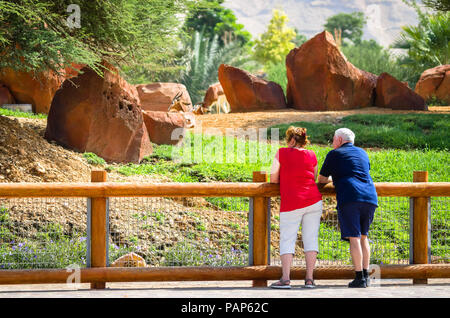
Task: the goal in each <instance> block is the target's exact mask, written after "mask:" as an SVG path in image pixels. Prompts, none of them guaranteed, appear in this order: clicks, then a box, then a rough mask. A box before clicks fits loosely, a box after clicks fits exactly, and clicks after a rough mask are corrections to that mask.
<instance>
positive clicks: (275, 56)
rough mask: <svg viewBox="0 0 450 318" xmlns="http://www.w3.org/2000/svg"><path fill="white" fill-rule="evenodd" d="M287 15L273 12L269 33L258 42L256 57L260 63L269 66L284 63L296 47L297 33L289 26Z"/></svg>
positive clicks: (265, 33) (262, 35) (263, 35)
mask: <svg viewBox="0 0 450 318" xmlns="http://www.w3.org/2000/svg"><path fill="white" fill-rule="evenodd" d="M288 21H289V19H288V17H287V15H286V14H285V13H284V12H283V11H281V10H278V9H274V10H273V16H272V19H271V20H270V23H269V26H268V28H267V31H266V32H264V33H263V34H261V37H260V39H258V40H256V41H255V43H256V45H255V50H254V57H255V59H256V60H257V61H258V62H261V63H262V64H265V65H268V64H269V63H273V64H277V63H279V62H281V61H284V60H285V58H286V55H287V54H288V53H289V51H290V50H292V49H293V48H294V47H295V44H294V43H293V41H294V39H295V37H296V32H295V30H294V29H292V28H289V27H288V26H287V22H288Z"/></svg>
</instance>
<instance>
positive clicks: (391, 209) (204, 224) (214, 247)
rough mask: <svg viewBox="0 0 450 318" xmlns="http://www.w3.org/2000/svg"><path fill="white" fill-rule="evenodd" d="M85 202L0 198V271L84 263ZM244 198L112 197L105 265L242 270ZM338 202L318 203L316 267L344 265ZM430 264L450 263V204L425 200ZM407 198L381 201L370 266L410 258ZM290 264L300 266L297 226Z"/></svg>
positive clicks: (275, 221) (275, 229) (274, 222)
mask: <svg viewBox="0 0 450 318" xmlns="http://www.w3.org/2000/svg"><path fill="white" fill-rule="evenodd" d="M87 202H88V199H86V198H12V199H0V269H41V268H42V269H43V268H67V267H68V266H70V265H73V264H76V265H78V266H80V267H86V266H87V258H88V257H87V253H88V248H87V244H88V235H87V228H88V226H87V224H88V220H87V211H88V204H87ZM270 202H271V223H270V227H271V228H270V242H271V248H270V252H271V253H270V260H271V262H270V264H271V265H280V264H281V262H280V256H279V230H280V229H279V203H280V201H279V197H276V198H271V200H270ZM249 206H250V199H249V198H237V197H236V198H231V197H227V198H225V197H205V198H202V197H198V198H197V197H196V198H166V197H157V198H155V197H111V198H109V199H108V211H109V212H108V213H109V214H108V216H109V219H108V220H107V222H108V223H107V224H108V231H109V237H108V240H109V245H108V250H107V253H108V263H109V264H112V263H114V261H116V260H117V259H118V258H119V257H121V256H123V255H126V254H128V253H130V252H134V253H136V254H138V255H140V256H141V257H143V258H144V260H145V262H146V265H147V266H204V265H205V266H247V265H248V264H249V254H250V252H251V251H249V249H250V248H251V242H250V239H251V238H250V235H251V229H249V223H250V214H249ZM335 206H336V201H335V198H333V197H325V198H324V210H323V214H322V219H321V225H320V232H319V250H320V251H319V254H318V261H317V265H349V264H351V257H350V252H349V244H348V242H345V241H343V240H341V236H340V229H339V223H338V218H337V211H336V209H335ZM430 207H431V208H430V213H431V215H430V234H431V235H430V260H431V263H449V261H450V256H449V255H450V244H449V230H450V199H449V197H436V198H431V199H430ZM410 209H411V207H410V198H407V197H380V198H379V207H378V208H377V210H376V212H375V217H374V221H373V223H372V225H371V230H370V232H369V240H370V246H371V263H372V264H408V263H409V261H410V235H411V225H410V215H409V213H410ZM294 265H296V266H303V265H305V259H304V253H303V243H302V238H301V228H300V229H299V234H298V240H297V244H296V254H295V259H294Z"/></svg>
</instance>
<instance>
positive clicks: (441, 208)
mask: <svg viewBox="0 0 450 318" xmlns="http://www.w3.org/2000/svg"><path fill="white" fill-rule="evenodd" d="M430 207H431V217H430V220H431V222H430V232H431V235H430V237H431V238H430V241H431V251H430V258H431V260H430V261H431V263H432V264H438V263H447V264H448V263H450V197H433V198H430Z"/></svg>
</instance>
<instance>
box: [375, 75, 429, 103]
mask: <svg viewBox="0 0 450 318" xmlns="http://www.w3.org/2000/svg"><path fill="white" fill-rule="evenodd" d="M375 106H377V107H386V108H392V109H399V110H428V107H427V105H426V104H425V101H424V99H423V98H422V97H420V96H419V95H418V94H416V93H415V92H414V91H413V90H412V89H410V88H409V87H408V85H406V84H405V83H402V82H400V81H399V80H397V79H396V78H395V77H393V76H391V75H389V74H388V73H382V74H380V76H379V77H378V81H377V88H376V100H375Z"/></svg>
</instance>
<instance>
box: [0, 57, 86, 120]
mask: <svg viewBox="0 0 450 318" xmlns="http://www.w3.org/2000/svg"><path fill="white" fill-rule="evenodd" d="M72 66H73V67H74V68H75V69H78V70H80V69H81V68H82V67H83V65H80V64H73V65H72ZM60 73H61V74H60V75H58V74H56V73H55V72H53V71H46V72H42V73H39V74H36V75H34V74H33V73H32V72H19V71H14V70H13V69H10V68H5V69H3V70H1V71H0V82H2V83H4V84H5V86H6V87H8V88H9V90H10V91H11V93H12V95H13V96H14V97H15V99H16V102H18V103H21V104H31V105H32V107H33V112H34V113H44V114H47V113H48V111H49V109H50V104H51V103H52V99H53V96H54V95H55V93H56V91H57V90H58V89H59V88H60V86H61V84H62V83H63V82H64V80H66V79H67V78H71V77H74V76H77V75H78V72H77V71H76V70H73V69H71V68H70V67H67V68H65V69H62V70H61V72H60Z"/></svg>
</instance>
